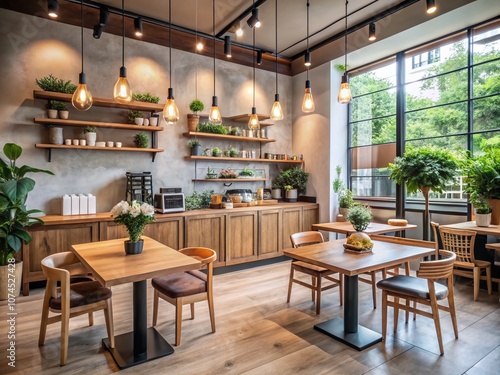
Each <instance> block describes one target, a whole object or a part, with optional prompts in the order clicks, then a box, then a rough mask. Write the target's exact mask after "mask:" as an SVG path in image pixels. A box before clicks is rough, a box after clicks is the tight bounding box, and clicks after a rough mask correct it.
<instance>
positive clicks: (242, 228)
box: [226, 210, 258, 265]
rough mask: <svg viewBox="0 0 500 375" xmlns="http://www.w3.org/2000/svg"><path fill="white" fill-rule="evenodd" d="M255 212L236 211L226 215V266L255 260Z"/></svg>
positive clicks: (256, 213)
mask: <svg viewBox="0 0 500 375" xmlns="http://www.w3.org/2000/svg"><path fill="white" fill-rule="evenodd" d="M257 217H258V212H257V211H253V210H252V211H237V212H232V213H228V214H227V222H226V228H227V229H226V244H227V246H226V264H227V265H229V264H236V263H243V262H248V261H251V260H257V256H258V252H257V249H258V246H257V241H258V240H257V233H258V231H257Z"/></svg>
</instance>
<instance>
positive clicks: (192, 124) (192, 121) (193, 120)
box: [187, 113, 200, 132]
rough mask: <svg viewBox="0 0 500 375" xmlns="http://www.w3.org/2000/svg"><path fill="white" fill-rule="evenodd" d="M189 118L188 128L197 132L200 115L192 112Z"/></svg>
mask: <svg viewBox="0 0 500 375" xmlns="http://www.w3.org/2000/svg"><path fill="white" fill-rule="evenodd" d="M187 118H188V130H189V131H190V132H195V131H196V128H197V127H198V124H199V123H200V116H198V115H195V114H193V113H190V114H188V115H187Z"/></svg>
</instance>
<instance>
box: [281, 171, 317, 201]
mask: <svg viewBox="0 0 500 375" xmlns="http://www.w3.org/2000/svg"><path fill="white" fill-rule="evenodd" d="M308 178H309V173H307V172H305V171H304V170H302V169H301V168H299V167H293V168H290V169H285V170H283V171H281V173H280V174H279V175H278V176H277V177H276V179H275V181H274V184H276V183H279V185H280V186H281V188H282V189H285V191H286V198H285V200H286V201H287V202H296V201H297V196H298V192H304V191H305V190H306V186H307V180H308Z"/></svg>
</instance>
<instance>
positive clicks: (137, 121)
mask: <svg viewBox="0 0 500 375" xmlns="http://www.w3.org/2000/svg"><path fill="white" fill-rule="evenodd" d="M134 121H135V124H136V125H142V124H144V119H143V118H142V117H136V119H135V120H134Z"/></svg>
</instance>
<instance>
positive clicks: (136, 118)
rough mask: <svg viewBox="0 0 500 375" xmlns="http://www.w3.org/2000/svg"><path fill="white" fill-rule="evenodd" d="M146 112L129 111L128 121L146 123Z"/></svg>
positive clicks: (138, 123)
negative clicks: (144, 116)
mask: <svg viewBox="0 0 500 375" xmlns="http://www.w3.org/2000/svg"><path fill="white" fill-rule="evenodd" d="M143 115H144V114H143V113H142V112H141V111H129V112H128V122H129V123H131V124H136V125H142V124H144V118H143V117H142V116H143Z"/></svg>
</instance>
